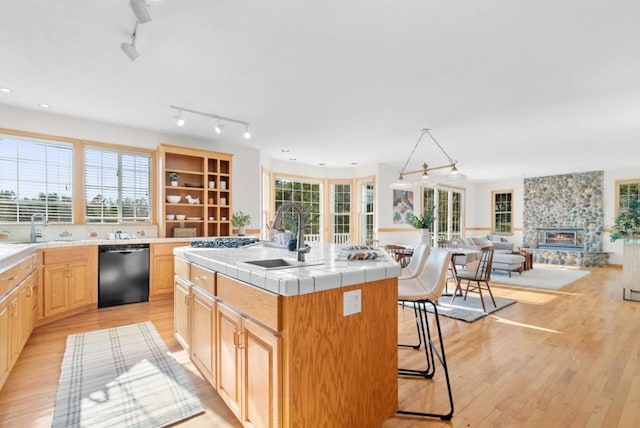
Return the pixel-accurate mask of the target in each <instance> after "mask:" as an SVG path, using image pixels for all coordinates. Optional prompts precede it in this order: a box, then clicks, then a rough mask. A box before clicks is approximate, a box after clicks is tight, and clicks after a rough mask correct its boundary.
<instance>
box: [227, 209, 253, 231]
mask: <svg viewBox="0 0 640 428" xmlns="http://www.w3.org/2000/svg"><path fill="white" fill-rule="evenodd" d="M249 223H251V216H250V215H249V214H245V213H244V212H242V211H239V210H238V211H235V212H234V213H233V216H232V217H231V224H232V225H233V226H234V227H237V228H238V235H239V236H244V235H245V233H246V226H247V225H248V224H249Z"/></svg>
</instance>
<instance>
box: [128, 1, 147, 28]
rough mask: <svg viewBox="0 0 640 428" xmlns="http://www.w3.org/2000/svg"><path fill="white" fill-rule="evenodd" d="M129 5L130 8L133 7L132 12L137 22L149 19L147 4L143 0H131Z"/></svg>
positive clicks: (144, 21) (142, 22)
mask: <svg viewBox="0 0 640 428" xmlns="http://www.w3.org/2000/svg"><path fill="white" fill-rule="evenodd" d="M129 5H131V9H133V13H134V14H135V15H136V18H137V19H138V22H139V23H141V24H144V23H146V22H149V21H151V14H150V13H149V6H147V3H146V2H145V0H131V1H130V2H129Z"/></svg>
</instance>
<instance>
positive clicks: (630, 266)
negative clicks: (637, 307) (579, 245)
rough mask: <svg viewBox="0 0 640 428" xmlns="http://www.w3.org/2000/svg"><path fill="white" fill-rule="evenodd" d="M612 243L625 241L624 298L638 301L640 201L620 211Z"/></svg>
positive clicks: (639, 290) (633, 202) (633, 201)
mask: <svg viewBox="0 0 640 428" xmlns="http://www.w3.org/2000/svg"><path fill="white" fill-rule="evenodd" d="M609 238H610V239H611V242H614V241H617V240H618V239H624V247H623V250H622V284H623V289H622V297H623V298H624V299H627V300H634V301H635V300H636V299H637V298H636V297H634V296H637V293H640V245H638V243H639V241H638V240H639V239H640V200H637V199H636V200H631V201H629V206H628V207H627V208H623V209H621V210H620V214H618V216H617V217H616V220H615V224H614V226H613V229H612V232H611V234H610V235H609Z"/></svg>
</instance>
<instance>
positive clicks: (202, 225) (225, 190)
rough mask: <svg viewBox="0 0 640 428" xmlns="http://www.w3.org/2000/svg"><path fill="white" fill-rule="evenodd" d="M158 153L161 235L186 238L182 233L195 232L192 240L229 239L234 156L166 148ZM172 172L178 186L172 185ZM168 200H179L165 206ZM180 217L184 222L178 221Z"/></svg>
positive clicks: (163, 147)
mask: <svg viewBox="0 0 640 428" xmlns="http://www.w3.org/2000/svg"><path fill="white" fill-rule="evenodd" d="M158 150H159V153H160V161H161V162H162V166H161V168H160V171H161V172H162V176H163V177H162V190H163V191H162V217H161V219H160V224H161V227H160V235H161V236H163V237H173V236H186V237H188V235H185V233H188V232H193V229H195V236H229V235H230V234H231V231H232V228H231V213H232V211H231V166H232V159H233V155H231V154H228V153H219V152H209V151H205V150H198V149H192V148H187V147H178V146H169V145H165V144H161V145H160V147H159V149H158ZM171 172H176V173H178V174H179V176H180V177H179V178H178V185H177V186H172V185H171V180H170V178H169V173H171ZM167 196H180V201H178V202H177V203H171V202H168V200H167ZM187 196H188V198H187ZM190 199H191V202H194V203H191V202H189V200H190ZM194 200H195V201H194ZM167 215H169V216H174V219H171V220H169V219H168V218H167ZM180 215H182V216H184V217H185V218H184V219H183V220H180V219H178V218H177V216H180ZM175 229H179V230H177V231H176V230H175Z"/></svg>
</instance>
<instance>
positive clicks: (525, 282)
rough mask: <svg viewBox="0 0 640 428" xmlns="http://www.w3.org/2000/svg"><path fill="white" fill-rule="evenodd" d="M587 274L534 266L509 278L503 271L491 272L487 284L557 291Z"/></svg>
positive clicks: (580, 271) (574, 270) (572, 270)
mask: <svg viewBox="0 0 640 428" xmlns="http://www.w3.org/2000/svg"><path fill="white" fill-rule="evenodd" d="M589 273H590V272H589V271H586V270H580V269H565V268H560V267H540V266H537V265H536V266H535V267H534V268H533V269H530V270H528V271H525V272H522V274H519V273H518V272H512V273H511V277H509V275H508V273H507V272H505V271H499V270H498V271H493V272H491V280H490V281H489V283H496V284H506V285H517V286H520V287H532V288H542V289H545V290H558V289H560V288H562V287H564V286H565V285H568V284H570V283H572V282H574V281H577V280H579V279H580V278H583V277H585V276H587V275H589Z"/></svg>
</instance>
